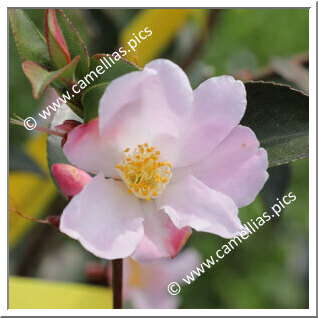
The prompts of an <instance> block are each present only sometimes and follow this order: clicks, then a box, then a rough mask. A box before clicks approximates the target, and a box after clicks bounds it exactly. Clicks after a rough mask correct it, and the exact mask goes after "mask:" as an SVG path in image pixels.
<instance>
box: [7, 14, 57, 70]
mask: <svg viewBox="0 0 318 318" xmlns="http://www.w3.org/2000/svg"><path fill="white" fill-rule="evenodd" d="M9 15H10V21H11V26H12V32H13V36H14V40H15V42H16V45H17V48H18V52H19V55H20V57H21V59H22V60H30V61H35V62H37V63H39V64H43V65H47V66H50V64H51V61H50V56H49V52H48V50H47V46H46V42H45V38H44V37H43V35H42V34H41V33H40V31H39V30H38V29H37V28H36V27H35V25H34V23H33V22H32V21H31V19H30V18H29V16H28V15H27V14H26V12H25V11H24V10H23V9H10V10H9Z"/></svg>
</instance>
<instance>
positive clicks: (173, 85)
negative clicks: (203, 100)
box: [99, 60, 193, 153]
mask: <svg viewBox="0 0 318 318" xmlns="http://www.w3.org/2000/svg"><path fill="white" fill-rule="evenodd" d="M192 98H193V97H192V90H191V86H190V84H189V81H188V79H187V77H186V75H185V74H184V72H183V71H182V70H181V69H180V68H179V67H178V66H177V65H175V64H174V63H172V62H170V61H167V60H156V61H154V62H151V63H149V64H148V65H146V67H145V68H144V69H143V71H140V72H132V73H129V74H126V75H124V76H122V77H120V78H118V79H116V80H114V81H113V82H111V83H110V85H109V86H108V87H107V89H106V91H105V93H104V95H103V96H102V98H101V100H100V107H99V116H100V131H101V135H102V136H103V137H104V138H105V139H107V140H117V141H118V143H119V144H120V145H122V146H123V147H129V148H134V147H136V146H137V144H140V143H144V142H148V143H149V144H151V145H152V146H155V147H159V148H160V150H161V152H163V153H164V152H165V151H164V149H163V148H164V147H163V146H161V142H160V140H161V138H160V137H162V136H165V137H167V136H168V137H171V136H172V137H174V138H178V137H179V136H180V131H179V127H178V125H181V124H182V123H183V120H182V119H183V117H184V116H187V115H188V113H189V110H190V107H191V104H192Z"/></svg>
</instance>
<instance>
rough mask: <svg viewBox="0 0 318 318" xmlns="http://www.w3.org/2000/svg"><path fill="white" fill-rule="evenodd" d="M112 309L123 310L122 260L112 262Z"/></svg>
mask: <svg viewBox="0 0 318 318" xmlns="http://www.w3.org/2000/svg"><path fill="white" fill-rule="evenodd" d="M112 287H113V308H114V309H122V308H123V259H122V258H119V259H114V260H112Z"/></svg>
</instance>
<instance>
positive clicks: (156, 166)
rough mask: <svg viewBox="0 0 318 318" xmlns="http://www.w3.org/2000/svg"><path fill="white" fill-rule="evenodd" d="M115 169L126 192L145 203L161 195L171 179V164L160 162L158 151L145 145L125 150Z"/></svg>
mask: <svg viewBox="0 0 318 318" xmlns="http://www.w3.org/2000/svg"><path fill="white" fill-rule="evenodd" d="M116 168H117V171H118V173H119V175H120V177H121V178H122V180H123V181H124V183H125V184H126V186H127V187H128V192H129V193H133V194H134V195H135V196H137V197H138V198H140V199H145V200H147V201H150V200H151V199H154V198H156V197H157V196H158V195H159V194H160V193H162V191H163V190H164V188H165V187H166V185H167V183H168V181H169V179H170V177H171V171H170V169H171V163H170V162H166V161H160V151H159V150H158V149H156V148H155V147H149V145H148V144H147V143H145V144H143V145H138V147H136V148H135V149H134V150H133V151H130V149H129V148H126V149H125V150H124V152H123V157H122V160H121V162H120V164H118V165H116Z"/></svg>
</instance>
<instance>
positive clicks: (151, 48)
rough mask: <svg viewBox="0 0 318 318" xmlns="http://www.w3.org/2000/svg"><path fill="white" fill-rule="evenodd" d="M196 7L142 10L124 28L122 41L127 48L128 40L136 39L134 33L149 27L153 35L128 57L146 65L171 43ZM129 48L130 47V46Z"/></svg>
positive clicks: (141, 64)
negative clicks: (135, 58)
mask: <svg viewBox="0 0 318 318" xmlns="http://www.w3.org/2000/svg"><path fill="white" fill-rule="evenodd" d="M192 11H195V10H194V9H193V10H192V9H145V10H142V11H141V12H140V13H139V14H138V15H137V16H136V17H135V18H134V19H133V21H132V22H131V23H130V24H129V25H128V26H127V27H126V28H125V29H124V30H123V32H122V34H121V37H120V42H121V45H123V47H125V48H127V47H128V46H127V42H128V41H129V40H130V39H134V36H133V33H135V34H138V33H139V31H141V30H144V29H145V28H146V27H148V28H149V29H150V30H151V31H152V35H151V36H150V37H147V38H146V39H145V40H143V41H142V42H141V43H140V44H139V45H138V46H137V48H136V50H137V51H136V52H135V53H128V56H127V58H128V59H129V60H130V61H133V62H134V61H135V60H134V57H135V56H136V57H137V60H138V65H139V66H144V64H146V63H147V62H148V61H150V60H152V59H153V58H155V57H157V56H159V55H160V53H162V51H163V50H164V49H165V48H166V47H167V46H168V45H169V44H170V42H171V40H172V39H173V38H174V37H175V35H176V34H177V32H178V31H179V29H180V28H181V27H182V26H183V25H184V23H185V21H186V20H187V18H188V16H189V15H190V14H191V13H192ZM128 48H129V47H128Z"/></svg>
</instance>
